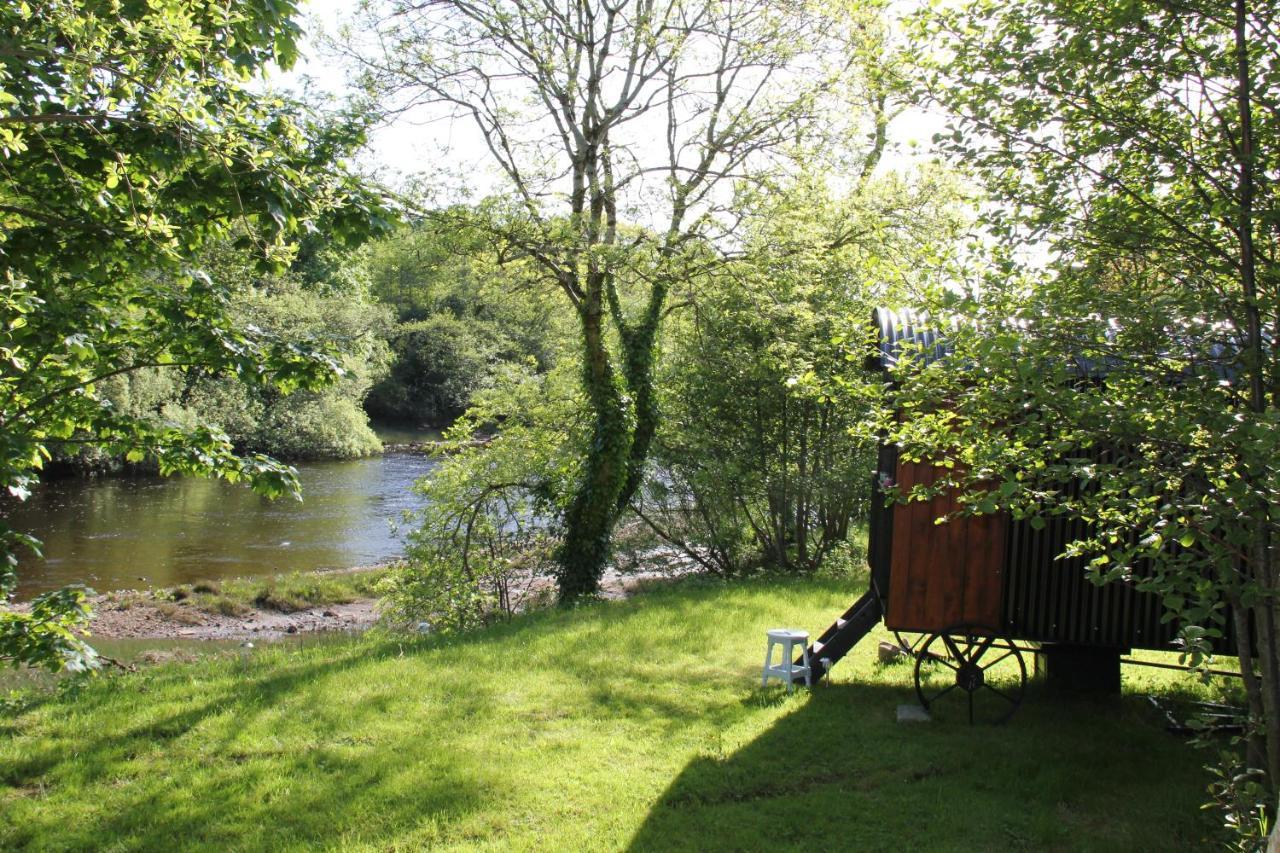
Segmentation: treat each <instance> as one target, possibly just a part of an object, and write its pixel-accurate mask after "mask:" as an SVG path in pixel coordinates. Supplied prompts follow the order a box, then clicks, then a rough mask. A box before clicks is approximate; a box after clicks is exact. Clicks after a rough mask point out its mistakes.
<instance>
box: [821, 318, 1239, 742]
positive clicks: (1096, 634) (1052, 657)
mask: <svg viewBox="0 0 1280 853" xmlns="http://www.w3.org/2000/svg"><path fill="white" fill-rule="evenodd" d="M874 322H875V323H876V325H877V327H878V331H879V335H878V340H877V345H876V350H875V353H874V355H873V356H872V357H871V358H870V359H869V360H868V361H869V366H871V367H873V368H875V369H879V370H883V371H885V373H886V378H889V377H890V376H891V370H892V368H893V367H894V365H895V363H896V359H897V357H898V353H899V352H900V351H901V350H902V348H903V347H905V346H909V347H910V348H911V349H913V350H914V351H915V352H916V353H922V354H923V357H925V358H926V359H929V360H932V359H936V358H944V357H946V355H947V350H946V346H945V342H944V341H943V340H942V339H941V338H939V336H938V335H937V333H936V332H935V331H934V330H933V328H932V327H931V326H930V325H929V324H928V322H927V320H926V318H923V317H921V316H920V315H917V314H915V313H914V312H911V311H897V312H894V311H888V310H885V309H879V310H877V311H876V312H875V317H874ZM939 474H940V469H938V468H936V467H935V466H934V465H931V464H929V463H928V462H909V461H906V460H900V459H899V457H898V450H897V448H896V447H895V446H893V445H889V444H885V445H883V446H881V448H880V450H879V453H878V456H877V466H876V470H875V471H874V472H872V477H873V483H874V485H873V499H872V512H871V518H870V531H869V542H868V562H869V563H870V567H871V589H870V590H868V592H867V593H866V594H865V595H864V596H863V597H862V598H861V599H859V600H858V601H857V602H855V603H854V605H853V606H852V607H850V608H849V610H848V611H847V612H846V613H845V614H844V615H843V616H842V617H841V618H840V619H838V620H837V621H836V622H835V624H833V625H832V626H831V627H830V628H828V629H827V631H826V632H825V633H824V634H822V635H821V636H820V637H819V638H818V640H817V641H816V642H815V643H814V644H813V646H812V647H811V648H810V656H811V658H812V659H815V660H819V661H820V662H822V663H823V664H824V665H823V666H822V667H819V670H820V671H819V672H818V673H817V674H818V676H819V677H821V676H822V675H823V674H824V673H825V671H826V669H828V668H830V666H831V665H832V664H834V662H835V661H837V660H839V658H840V657H841V656H843V655H844V654H845V653H847V652H848V650H849V649H850V648H852V647H853V645H854V644H856V643H857V641H858V640H859V639H860V638H861V637H862V636H864V635H865V634H866V633H867V632H869V631H870V630H871V628H872V627H873V626H874V625H876V624H877V623H878V622H879V621H880V620H881V619H882V618H883V621H884V623H885V625H886V627H888V628H889V629H891V630H892V631H894V632H895V635H896V636H897V637H898V641H899V644H900V645H901V646H902V647H903V649H904V650H906V651H908V652H910V653H911V654H913V655H914V657H915V666H916V672H915V681H916V689H917V693H918V694H919V698H920V701H921V703H922V704H924V705H925V706H926V707H928V706H930V705H931V704H933V703H935V702H936V701H937V700H938V699H941V698H942V697H943V696H946V695H953V696H954V697H959V698H961V699H962V700H965V701H967V706H968V712H969V717H970V720H971V721H972V720H974V719H976V718H977V717H983V718H985V719H988V720H992V721H999V720H1003V719H1007V717H1008V716H1009V715H1010V714H1012V712H1013V711H1014V710H1015V709H1016V708H1017V706H1018V704H1020V702H1021V697H1022V692H1023V690H1024V688H1025V684H1026V669H1027V664H1026V660H1025V657H1024V656H1026V655H1028V654H1036V655H1039V656H1040V659H1041V660H1042V661H1043V662H1044V663H1045V665H1046V667H1047V671H1048V676H1049V678H1050V680H1051V681H1057V682H1059V683H1061V684H1063V685H1064V686H1069V687H1077V688H1086V689H1102V690H1118V689H1119V686H1120V660H1121V656H1122V655H1123V654H1127V653H1128V652H1130V651H1131V650H1132V649H1156V650H1170V649H1172V648H1173V641H1174V638H1175V635H1176V626H1175V625H1174V624H1172V623H1169V622H1164V621H1162V615H1163V609H1162V607H1161V604H1160V601H1159V598H1158V597H1157V596H1155V595H1153V594H1151V593H1146V592H1142V591H1140V590H1138V589H1137V588H1136V587H1135V586H1134V585H1133V584H1131V583H1123V582H1113V583H1108V584H1105V585H1101V586H1099V585H1097V584H1094V583H1092V582H1091V581H1090V580H1089V579H1088V576H1087V572H1086V568H1085V565H1084V560H1083V558H1071V559H1064V558H1060V556H1059V555H1061V554H1062V552H1063V549H1064V547H1065V545H1066V544H1067V543H1068V542H1071V541H1073V540H1074V539H1077V538H1079V537H1081V536H1082V535H1084V534H1085V533H1086V527H1085V526H1084V522H1082V521H1081V520H1079V519H1073V518H1069V517H1062V516H1052V517H1048V518H1045V519H1044V524H1042V525H1038V529H1037V526H1033V525H1032V523H1031V522H1030V521H1028V520H1015V519H1012V518H1010V517H1009V516H1008V514H1005V513H997V514H993V515H983V516H954V517H952V516H951V514H952V513H953V512H954V511H955V510H956V509H957V504H956V501H955V496H954V495H953V494H950V493H945V492H944V493H943V494H941V495H938V496H937V497H934V498H933V499H932V500H928V501H915V502H911V503H888V504H887V505H886V496H885V494H884V491H883V489H884V488H887V487H888V486H890V485H892V486H896V487H898V489H899V491H900V492H905V491H907V490H909V489H911V488H912V487H913V486H916V485H920V484H923V485H930V484H933V483H934V482H935V481H936V479H937V478H938V476H939ZM947 517H950V520H948V521H946V522H945V523H939V520H940V519H943V518H947ZM1140 574H1141V571H1140V569H1139V575H1140ZM1228 624H1231V620H1229V619H1228ZM1216 647H1217V650H1218V651H1220V652H1222V653H1225V654H1234V652H1233V649H1234V647H1235V646H1234V637H1232V636H1230V635H1228V636H1227V637H1224V638H1222V639H1221V640H1220V641H1219V642H1218V643H1216ZM997 674H999V675H1000V679H999V680H997V679H996V675H997ZM997 685H998V686H997ZM983 703H985V709H983ZM979 711H981V713H979Z"/></svg>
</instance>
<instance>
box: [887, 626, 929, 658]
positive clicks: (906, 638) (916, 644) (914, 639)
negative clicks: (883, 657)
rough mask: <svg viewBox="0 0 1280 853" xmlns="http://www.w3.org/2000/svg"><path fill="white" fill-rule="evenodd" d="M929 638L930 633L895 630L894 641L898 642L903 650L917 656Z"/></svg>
mask: <svg viewBox="0 0 1280 853" xmlns="http://www.w3.org/2000/svg"><path fill="white" fill-rule="evenodd" d="M928 638H929V635H928V634H904V633H902V632H901V631H894V632H893V641H894V642H895V643H897V644H898V648H900V649H902V651H903V652H905V653H906V654H908V655H910V656H911V657H915V656H916V655H917V654H919V653H920V647H921V646H923V645H924V641H925V640H926V639H928Z"/></svg>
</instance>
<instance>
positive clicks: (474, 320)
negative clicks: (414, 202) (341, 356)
mask: <svg viewBox="0 0 1280 853" xmlns="http://www.w3.org/2000/svg"><path fill="white" fill-rule="evenodd" d="M473 220H474V213H473V212H472V211H471V210H469V209H467V208H463V207H459V208H453V209H446V210H441V211H435V212H432V213H431V214H428V215H427V216H425V217H424V218H423V219H422V220H420V221H418V222H415V223H413V224H412V225H406V226H404V227H402V228H401V229H399V230H397V231H396V232H394V233H392V234H390V235H388V236H387V237H386V238H385V239H383V240H380V241H378V242H377V243H375V244H373V245H372V246H371V247H370V250H369V253H368V268H369V270H370V275H371V280H372V285H371V286H372V291H373V293H374V294H376V295H377V296H378V298H379V299H380V300H381V301H382V302H383V303H384V304H386V305H389V306H391V307H392V308H393V309H394V310H395V311H396V314H397V318H398V320H399V321H400V322H399V323H398V325H397V326H396V328H395V329H394V330H393V331H392V332H391V333H390V345H391V348H392V351H393V354H394V361H393V363H392V366H391V370H390V373H389V374H388V375H387V377H386V378H385V379H383V380H382V381H381V382H379V383H378V384H377V385H375V386H374V387H373V389H372V391H371V393H370V394H369V397H368V399H367V400H366V403H365V407H366V409H367V410H368V411H369V412H370V414H372V415H373V416H374V417H376V418H378V419H380V420H385V421H391V422H398V423H411V424H414V425H417V426H423V425H437V426H444V425H447V424H450V423H452V422H453V421H454V420H456V419H457V418H458V417H459V416H460V415H461V414H462V413H463V412H464V411H465V410H466V408H467V406H468V405H469V403H470V401H471V396H472V395H473V394H474V393H475V392H476V391H477V390H479V389H480V388H483V387H486V386H487V385H488V384H490V383H491V382H492V381H493V378H494V375H495V371H497V370H498V369H499V367H500V366H501V365H502V364H507V363H518V362H523V361H524V359H525V358H527V357H533V358H534V359H536V361H537V362H538V364H539V365H541V366H543V367H546V366H547V365H548V364H549V359H550V354H551V351H552V349H553V348H554V340H555V338H556V337H557V333H556V331H555V330H554V327H553V325H552V323H551V318H550V317H549V309H548V306H547V305H545V304H543V303H542V302H541V301H539V300H534V299H529V298H528V297H527V295H526V294H525V293H523V292H522V287H523V283H522V281H521V278H522V274H523V271H522V268H521V267H522V265H520V264H518V263H517V264H499V263H495V262H494V253H493V251H492V247H491V246H490V245H488V244H487V243H486V241H485V240H484V239H483V234H482V232H480V231H479V230H477V229H476V228H475V227H474V223H473Z"/></svg>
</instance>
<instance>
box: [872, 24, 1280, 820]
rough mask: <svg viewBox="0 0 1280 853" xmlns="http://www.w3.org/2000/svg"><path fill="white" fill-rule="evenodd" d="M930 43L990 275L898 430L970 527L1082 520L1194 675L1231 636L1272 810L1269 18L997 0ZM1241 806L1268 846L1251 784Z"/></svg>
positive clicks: (1253, 761)
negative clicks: (1163, 617) (1169, 630)
mask: <svg viewBox="0 0 1280 853" xmlns="http://www.w3.org/2000/svg"><path fill="white" fill-rule="evenodd" d="M917 34H918V36H919V38H918V42H917V46H918V49H919V51H920V53H921V55H922V56H926V57H928V59H927V60H926V61H925V62H924V71H923V78H922V94H923V95H925V96H926V97H928V98H931V99H933V100H934V101H935V102H938V103H940V104H941V105H942V106H944V107H945V108H946V109H948V110H949V111H950V112H951V114H952V115H953V116H954V117H955V119H954V123H953V125H952V127H951V128H950V129H949V131H948V132H947V133H945V134H943V135H942V136H941V137H940V141H941V142H942V144H943V146H944V148H946V149H948V150H949V151H950V152H952V153H953V154H954V155H956V156H957V157H958V159H959V160H960V161H961V162H963V163H965V164H967V165H968V166H969V167H970V168H971V169H972V170H973V173H974V174H976V175H977V176H978V177H979V178H980V179H981V180H982V182H983V184H984V185H985V187H986V189H987V191H988V193H989V196H988V198H989V201H988V205H987V208H986V215H985V217H984V221H985V224H986V226H987V228H988V233H989V234H991V235H992V236H993V237H994V238H995V239H994V240H993V241H991V244H990V245H991V247H992V248H993V254H994V256H995V257H994V262H993V263H992V265H991V266H990V267H988V268H987V269H986V270H985V273H986V274H985V275H982V274H975V275H974V276H973V277H972V280H971V281H969V282H967V284H968V285H969V289H968V291H967V293H966V294H965V295H964V296H958V297H954V298H951V299H944V300H941V307H942V308H943V310H946V311H951V312H955V313H956V314H957V315H959V316H960V317H961V318H963V321H962V322H958V323H957V324H956V333H955V335H954V338H955V344H956V346H957V357H956V358H954V359H948V360H947V361H948V362H949V364H947V365H945V366H944V365H942V364H937V365H933V366H931V367H930V368H928V369H926V370H925V371H924V377H923V379H922V380H920V381H909V382H907V383H906V385H905V386H904V394H903V396H902V397H900V398H899V400H898V402H899V404H901V405H905V406H908V407H909V408H910V410H911V411H912V412H914V413H916V414H918V415H919V416H918V417H915V418H912V419H910V421H911V422H910V423H908V424H904V425H900V426H899V425H895V424H886V426H887V427H889V428H891V429H893V430H894V432H895V433H896V435H897V437H898V438H899V439H900V440H901V441H903V442H904V444H905V446H906V447H908V448H909V449H910V451H909V452H910V453H912V454H915V455H916V456H917V457H918V456H929V457H932V458H951V459H954V460H955V461H956V462H960V463H963V465H962V466H960V467H957V468H956V469H955V471H956V473H955V474H954V476H952V477H951V478H950V480H951V481H952V482H953V483H954V482H958V481H963V482H965V483H966V484H967V486H968V487H969V488H970V490H971V502H970V504H969V507H968V511H970V512H990V511H994V510H995V509H996V508H997V507H1008V508H1012V509H1013V511H1014V512H1015V513H1016V514H1019V515H1029V516H1035V515H1037V514H1044V513H1070V514H1072V515H1074V516H1078V517H1080V518H1082V519H1084V520H1086V521H1087V522H1090V527H1089V530H1090V531H1091V532H1089V533H1087V534H1085V535H1083V536H1081V537H1080V538H1079V539H1078V540H1077V541H1075V542H1074V543H1068V545H1067V550H1068V552H1069V553H1073V554H1080V555H1085V556H1087V557H1088V558H1089V559H1090V560H1091V562H1090V571H1091V573H1092V574H1093V576H1094V577H1095V578H1096V579H1097V580H1099V581H1126V582H1130V583H1135V584H1137V585H1138V586H1139V587H1140V588H1144V589H1148V590H1151V591H1154V592H1157V593H1159V594H1160V595H1161V596H1162V597H1163V600H1164V603H1165V605H1166V607H1167V609H1168V611H1169V614H1168V618H1170V619H1176V620H1178V621H1179V624H1180V625H1181V630H1182V640H1183V643H1184V649H1185V651H1186V652H1187V653H1188V655H1189V656H1190V660H1191V661H1192V662H1193V663H1199V662H1201V661H1202V660H1203V659H1204V658H1203V655H1204V653H1205V652H1206V651H1207V640H1208V639H1211V638H1222V637H1224V636H1228V635H1234V636H1235V637H1236V638H1238V651H1239V655H1240V660H1241V663H1242V670H1243V672H1244V677H1245V683H1246V685H1247V688H1248V691H1247V692H1248V696H1249V701H1250V719H1251V737H1250V743H1251V747H1252V748H1251V751H1250V755H1249V756H1248V761H1247V764H1248V767H1249V768H1251V770H1250V772H1249V773H1244V774H1243V775H1238V774H1235V773H1228V774H1227V777H1228V778H1233V779H1237V780H1246V781H1248V780H1252V781H1249V785H1253V786H1254V788H1255V789H1258V785H1257V783H1258V782H1259V780H1261V779H1263V778H1268V779H1269V780H1270V786H1271V789H1272V792H1273V794H1274V791H1275V790H1276V789H1277V788H1280V636H1278V635H1277V630H1276V618H1277V617H1276V604H1277V594H1278V593H1280V583H1278V582H1277V581H1278V578H1280V575H1278V574H1277V570H1278V569H1280V564H1278V563H1277V559H1276V555H1275V553H1274V548H1275V545H1276V542H1277V538H1276V536H1277V529H1276V523H1277V509H1276V506H1277V499H1278V498H1280V492H1278V491H1277V489H1278V487H1280V480H1278V479H1277V470H1276V467H1275V459H1276V457H1277V453H1280V430H1278V429H1277V422H1278V419H1277V413H1278V411H1280V352H1278V351H1277V349H1276V347H1275V346H1274V342H1275V341H1276V340H1278V339H1280V312H1278V311H1277V308H1276V306H1277V305H1278V304H1280V256H1278V252H1280V205H1278V204H1277V202H1278V201H1280V197H1278V196H1277V186H1278V185H1277V181H1276V178H1277V177H1280V146H1278V145H1277V140H1280V35H1277V30H1276V10H1275V8H1274V6H1272V5H1270V4H1265V3H1253V2H1250V0H1236V2H1234V3H1232V4H1222V3H1210V2H1197V1H1196V0H1192V1H1191V2H1179V3H1173V4H1167V3H1125V2H1116V3H1102V4H1097V3H1076V2H1069V0H1050V2H1009V3H992V2H985V0H982V1H981V2H972V3H964V4H961V5H959V6H955V7H949V8H947V9H945V10H937V9H935V10H932V11H930V12H929V13H928V14H927V15H924V16H922V17H921V19H920V28H919V30H918V33H917ZM931 46H932V47H931ZM993 484H995V485H994V487H993ZM1228 605H1230V606H1231V608H1232V612H1233V613H1234V620H1233V622H1232V623H1231V624H1228V622H1227V612H1228V610H1227V606H1228ZM1251 636H1253V637H1255V638H1256V643H1251V642H1250V639H1249V638H1250V637H1251ZM1251 774H1252V775H1251ZM1227 787H1229V788H1230V789H1231V790H1230V793H1231V796H1232V797H1234V796H1237V795H1238V796H1239V797H1240V800H1239V801H1237V802H1234V803H1232V808H1233V809H1238V814H1236V815H1235V817H1234V819H1235V820H1236V822H1237V824H1238V825H1240V826H1247V825H1252V826H1253V827H1254V830H1255V831H1256V830H1257V828H1258V825H1259V824H1258V822H1257V821H1256V814H1255V812H1254V807H1255V805H1256V803H1254V802H1252V801H1249V797H1248V796H1247V792H1248V787H1249V786H1248V785H1246V784H1244V782H1241V783H1240V784H1235V783H1233V784H1232V785H1230V786H1227ZM1273 803H1274V800H1273ZM1262 825H1265V821H1263V822H1262Z"/></svg>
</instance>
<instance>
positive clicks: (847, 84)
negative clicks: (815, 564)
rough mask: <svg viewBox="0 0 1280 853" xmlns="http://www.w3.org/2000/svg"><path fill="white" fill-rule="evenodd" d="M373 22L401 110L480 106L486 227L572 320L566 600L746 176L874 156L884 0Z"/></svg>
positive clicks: (594, 556) (652, 428)
mask: <svg viewBox="0 0 1280 853" xmlns="http://www.w3.org/2000/svg"><path fill="white" fill-rule="evenodd" d="M364 33H365V38H364V41H363V42H361V41H360V40H359V38H357V39H356V40H355V42H354V43H353V44H352V46H351V47H350V53H351V54H352V57H353V58H354V59H355V60H356V61H357V62H359V63H360V65H361V68H362V69H363V71H364V72H365V82H366V83H367V84H368V86H369V87H370V88H371V90H373V91H376V92H378V93H379V95H380V97H381V98H382V99H383V100H384V102H385V105H386V107H387V108H388V109H392V110H395V109H408V108H409V107H411V106H414V105H420V104H429V105H432V106H433V108H434V109H436V110H437V112H438V113H440V114H441V115H443V116H447V117H456V118H465V119H468V120H470V121H471V122H472V123H473V125H474V129H475V131H476V132H477V133H478V134H479V136H478V138H479V139H481V140H483V142H484V144H485V145H486V147H487V150H488V152H489V154H490V155H491V159H492V161H493V163H494V164H495V165H496V166H497V167H498V168H499V169H500V171H501V173H502V175H503V176H504V178H505V179H506V182H507V185H508V188H509V195H510V198H509V200H508V204H507V205H506V207H505V209H504V208H503V207H502V206H500V205H493V206H491V207H490V209H488V210H486V211H484V213H485V215H484V216H483V217H481V219H480V225H481V227H482V233H485V234H486V235H487V236H488V239H489V241H490V242H491V243H492V244H493V245H494V247H495V248H496V249H497V250H498V252H499V253H500V254H501V256H503V257H506V258H514V259H519V260H522V261H524V262H525V263H526V265H527V267H528V268H529V270H530V274H531V276H535V278H534V280H535V281H537V282H539V283H540V284H541V290H542V292H544V293H547V294H554V297H553V298H555V299H556V300H557V304H558V305H560V306H561V311H562V313H563V314H564V315H565V316H568V317H569V318H571V319H572V320H574V321H576V323H577V326H578V328H577V336H578V341H579V343H578V351H577V353H576V354H575V355H574V361H575V362H576V363H577V365H578V371H579V375H580V379H579V382H580V386H581V390H582V394H583V397H584V399H585V401H586V403H587V405H588V407H589V411H590V412H591V415H592V427H591V434H590V438H589V439H588V441H587V442H585V443H584V444H583V445H582V446H581V448H580V450H579V452H580V453H581V454H582V456H583V464H582V465H581V466H580V469H579V470H580V473H581V478H582V479H581V480H580V482H579V483H578V484H577V487H576V490H575V494H574V498H573V500H572V501H570V503H569V504H568V505H567V507H565V509H564V514H563V528H564V541H563V543H562V546H561V548H560V551H559V555H558V563H559V567H560V568H559V573H558V581H559V588H560V592H561V595H562V596H563V597H564V598H566V599H572V598H575V597H578V596H582V595H589V594H591V593H593V592H594V591H595V590H596V588H597V584H598V580H599V576H600V573H601V572H602V571H603V568H604V565H605V562H606V559H607V557H608V553H609V543H610V537H611V533H612V531H613V528H614V525H615V523H616V522H617V520H618V518H619V516H620V515H621V513H622V512H623V511H624V510H625V508H626V506H627V504H628V503H629V502H630V500H631V498H632V496H633V495H634V494H635V493H636V491H637V489H638V488H639V486H640V483H641V481H642V480H643V477H644V471H645V465H646V461H647V459H648V457H649V452H650V448H651V445H652V442H653V438H654V435H655V434H656V431H657V428H658V423H659V413H658V408H657V391H656V389H655V387H654V361H655V358H654V357H655V352H656V349H657V346H658V336H659V331H660V328H661V326H662V324H663V319H664V317H665V316H666V311H667V308H668V296H669V295H670V294H671V292H672V291H673V289H675V288H677V287H679V286H680V285H681V284H684V283H688V282H690V281H692V280H695V279H696V277H697V275H698V274H699V271H700V270H702V269H704V268H705V266H706V265H707V264H708V263H713V262H714V260H715V258H714V255H715V253H714V252H713V251H712V247H713V246H714V245H715V244H716V242H717V241H723V240H724V239H725V238H727V237H729V236H730V235H731V234H732V232H734V231H735V228H734V225H735V222H734V218H735V213H734V212H733V210H732V209H731V207H732V201H733V199H732V195H733V192H732V191H733V184H734V183H735V182H739V181H741V182H744V183H750V182H752V181H758V180H761V179H762V178H763V177H764V176H765V175H766V174H769V173H776V172H777V171H779V170H782V169H784V168H785V162H784V159H780V158H779V155H780V154H781V152H783V151H793V150H794V149H795V148H796V147H801V148H803V149H804V151H805V153H806V156H813V157H819V156H822V155H827V156H828V157H829V158H831V159H838V158H844V161H848V160H855V161H856V160H859V159H860V157H859V155H861V154H863V153H865V152H864V151H862V150H861V148H860V146H857V145H850V143H849V140H850V139H852V138H853V136H852V133H853V132H855V131H862V130H867V129H869V128H870V129H872V130H873V133H872V135H873V136H874V128H875V127H877V126H878V125H877V116H878V115H879V113H882V112H883V106H884V101H883V98H881V97H879V96H880V94H882V90H883V87H882V86H880V84H879V82H878V80H879V76H880V75H878V74H876V73H863V72H864V70H865V69H869V68H874V67H876V66H877V64H878V62H879V61H880V60H882V59H883V56H882V52H883V51H882V48H883V46H884V42H883V38H882V36H883V33H882V29H881V27H880V25H879V23H878V19H877V17H876V13H875V11H874V10H873V9H867V8H864V7H862V6H854V5H853V4H810V5H802V6H789V7H787V8H786V9H785V10H783V9H782V8H781V7H775V6H771V5H769V4H765V3H740V4H723V3H717V2H705V0H665V2H660V3H651V2H647V0H641V1H640V2H624V3H620V4H617V5H612V6H611V5H609V4H607V3H600V2H596V0H560V2H555V3H551V4H550V5H546V6H539V7H533V6H526V5H522V4H513V3H508V2H505V0H485V2H480V3H463V2H444V3H433V4H426V5H423V4H420V3H415V2H405V1H403V0H386V2H383V3H377V4H371V10H370V13H369V14H368V16H367V18H366V20H365V21H364ZM877 110H878V111H879V112H877ZM654 140H661V143H659V144H654ZM826 162H830V159H828V160H827V161H826ZM733 236H740V235H733Z"/></svg>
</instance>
